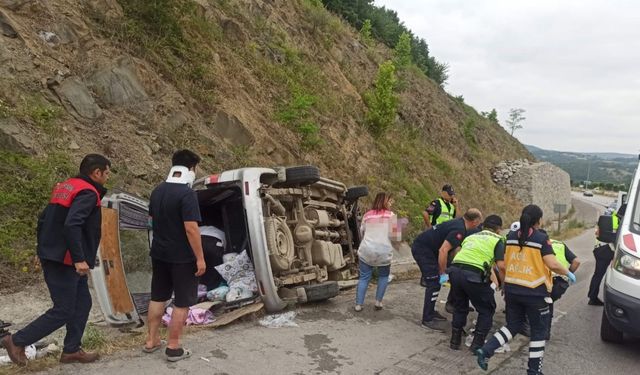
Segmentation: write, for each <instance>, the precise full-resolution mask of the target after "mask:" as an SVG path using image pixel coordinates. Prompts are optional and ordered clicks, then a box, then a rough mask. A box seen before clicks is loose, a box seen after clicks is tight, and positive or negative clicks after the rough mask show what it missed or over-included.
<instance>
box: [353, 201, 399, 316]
mask: <svg viewBox="0 0 640 375" xmlns="http://www.w3.org/2000/svg"><path fill="white" fill-rule="evenodd" d="M392 204H393V199H392V198H391V195H389V194H387V193H378V195H376V199H375V200H374V201H373V207H372V208H371V210H369V211H367V213H365V214H364V217H363V218H362V224H361V226H360V232H361V233H362V235H363V238H362V242H361V243H360V247H359V249H358V258H359V259H360V280H359V281H358V288H357V291H356V306H355V310H356V311H362V305H363V304H364V297H365V295H366V293H367V288H368V287H369V281H370V280H371V274H372V273H373V269H374V268H376V267H377V268H378V286H377V289H376V302H375V308H376V310H380V309H382V298H383V297H384V292H385V290H386V289H387V284H388V283H389V271H390V270H391V258H392V256H393V246H392V244H391V241H400V239H401V233H400V230H399V228H398V219H397V217H396V214H394V213H393V212H392V211H391V205H392Z"/></svg>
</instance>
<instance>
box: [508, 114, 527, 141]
mask: <svg viewBox="0 0 640 375" xmlns="http://www.w3.org/2000/svg"><path fill="white" fill-rule="evenodd" d="M524 112H525V110H524V109H522V108H511V109H510V110H509V119H508V120H507V129H509V130H511V135H512V136H513V133H514V132H515V131H516V130H518V129H522V122H523V121H524V120H526V119H527V118H526V117H524V116H523V115H522V114H523V113H524Z"/></svg>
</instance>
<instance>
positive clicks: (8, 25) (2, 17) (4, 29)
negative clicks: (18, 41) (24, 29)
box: [0, 11, 18, 38]
mask: <svg viewBox="0 0 640 375" xmlns="http://www.w3.org/2000/svg"><path fill="white" fill-rule="evenodd" d="M0 34H2V35H4V36H6V37H9V38H17V37H18V32H17V31H16V29H15V28H14V26H13V22H12V21H11V20H10V19H9V17H8V16H7V15H6V14H4V12H2V11H0Z"/></svg>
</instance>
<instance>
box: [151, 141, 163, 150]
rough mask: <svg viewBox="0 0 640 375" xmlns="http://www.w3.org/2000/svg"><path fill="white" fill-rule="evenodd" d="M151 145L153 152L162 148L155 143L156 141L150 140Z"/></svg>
mask: <svg viewBox="0 0 640 375" xmlns="http://www.w3.org/2000/svg"><path fill="white" fill-rule="evenodd" d="M149 146H150V147H151V151H153V152H154V153H156V152H158V151H160V149H162V147H160V145H159V144H157V143H156V142H151V144H150V145H149Z"/></svg>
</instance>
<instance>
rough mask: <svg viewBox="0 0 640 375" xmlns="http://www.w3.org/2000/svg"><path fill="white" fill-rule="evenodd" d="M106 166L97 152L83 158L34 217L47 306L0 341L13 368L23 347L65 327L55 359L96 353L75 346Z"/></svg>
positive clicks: (87, 358)
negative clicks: (76, 172) (77, 169)
mask: <svg viewBox="0 0 640 375" xmlns="http://www.w3.org/2000/svg"><path fill="white" fill-rule="evenodd" d="M110 166H111V162H110V161H109V160H108V159H107V158H105V157H104V156H102V155H98V154H89V155H87V156H85V157H84V159H83V160H82V162H81V163H80V174H79V175H78V176H76V177H73V178H69V179H68V180H66V181H65V182H62V183H59V184H57V185H56V186H55V187H54V188H53V192H52V193H51V199H50V200H49V204H48V205H47V207H46V208H45V209H44V211H43V212H42V214H41V215H40V218H39V219H38V228H37V238H38V246H37V247H38V257H39V258H40V263H41V264H42V272H43V274H44V281H45V282H46V284H47V287H48V288H49V293H50V295H51V300H52V301H53V307H52V308H51V309H49V310H48V311H47V312H45V313H44V314H43V315H41V316H40V317H39V318H37V319H36V320H34V321H33V322H32V323H31V324H29V325H28V326H26V327H25V328H23V329H22V330H20V331H18V332H16V333H15V334H14V335H13V336H11V335H9V336H5V337H4V338H3V339H2V344H3V345H4V347H5V348H6V349H7V352H8V354H9V358H10V359H11V361H12V362H13V363H15V364H17V365H19V366H24V365H26V362H27V358H26V356H25V352H24V348H25V346H29V345H31V344H33V343H35V342H37V341H39V340H41V339H42V338H44V337H46V336H48V335H50V334H51V333H52V332H54V331H55V330H57V329H58V328H60V327H62V326H65V325H66V328H67V335H66V336H65V339H64V347H63V349H62V355H61V357H60V362H62V363H73V362H80V363H89V362H94V361H96V360H97V359H98V354H96V353H87V352H85V351H83V350H82V348H81V347H80V344H81V340H82V335H83V333H84V329H85V326H86V324H87V319H88V317H89V311H90V310H91V294H89V286H88V284H87V276H88V275H89V271H90V269H92V268H93V266H94V264H95V261H96V253H97V251H98V245H99V244H100V236H101V225H102V214H101V211H100V201H101V200H102V197H104V195H105V193H106V191H107V190H106V189H105V188H104V186H103V185H104V183H106V182H107V180H108V179H109V174H110V170H109V167H110Z"/></svg>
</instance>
